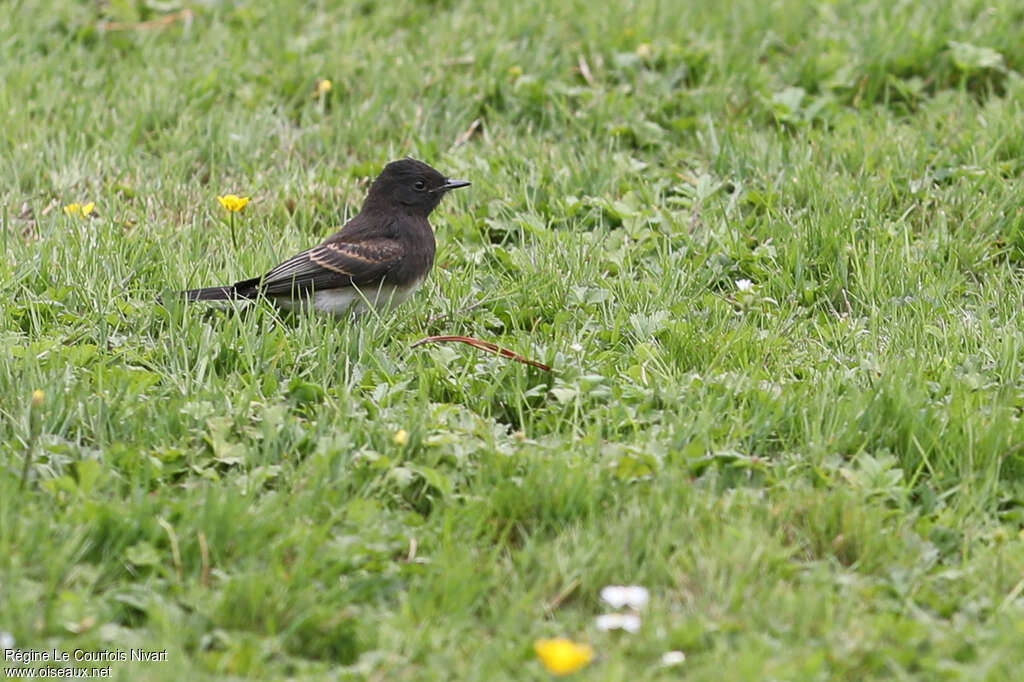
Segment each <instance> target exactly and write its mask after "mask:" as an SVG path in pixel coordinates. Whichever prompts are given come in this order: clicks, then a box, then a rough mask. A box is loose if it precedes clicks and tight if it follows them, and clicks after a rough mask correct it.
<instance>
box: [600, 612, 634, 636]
mask: <svg viewBox="0 0 1024 682" xmlns="http://www.w3.org/2000/svg"><path fill="white" fill-rule="evenodd" d="M597 629H598V630H604V631H608V630H625V631H626V632H638V631H639V630H640V616H638V615H636V614H635V613H605V614H602V615H600V616H598V617H597Z"/></svg>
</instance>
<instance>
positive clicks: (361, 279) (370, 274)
mask: <svg viewBox="0 0 1024 682" xmlns="http://www.w3.org/2000/svg"><path fill="white" fill-rule="evenodd" d="M404 252H405V249H404V247H403V246H402V245H401V244H400V243H399V242H397V241H395V240H393V239H367V240H365V241H360V242H352V243H349V242H342V241H328V242H325V243H323V244H321V245H320V246H314V247H313V248H312V249H309V250H307V251H303V252H302V253H300V254H298V255H296V256H293V257H292V258H289V259H288V260H286V261H285V262H283V263H281V264H280V265H278V266H277V267H276V268H274V269H273V270H271V271H270V272H268V273H267V274H266V275H264V276H263V280H262V287H261V288H262V290H263V292H264V293H266V294H270V295H272V294H278V295H281V294H288V295H291V294H301V293H306V292H308V291H309V290H310V289H313V290H317V291H319V290H323V289H335V288H337V287H345V286H351V285H356V286H374V285H377V284H379V283H380V282H381V281H382V280H383V279H384V277H385V276H386V275H387V274H388V272H390V271H391V270H392V268H394V267H395V266H396V265H398V263H399V262H401V260H402V256H403V255H404Z"/></svg>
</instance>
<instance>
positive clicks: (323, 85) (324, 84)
mask: <svg viewBox="0 0 1024 682" xmlns="http://www.w3.org/2000/svg"><path fill="white" fill-rule="evenodd" d="M333 87H334V84H333V83H331V81H329V80H327V79H326V78H320V79H318V80H317V82H316V90H315V91H314V92H313V97H322V96H324V95H326V94H327V93H328V92H330V91H331V88H333Z"/></svg>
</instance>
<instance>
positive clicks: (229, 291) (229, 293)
mask: <svg viewBox="0 0 1024 682" xmlns="http://www.w3.org/2000/svg"><path fill="white" fill-rule="evenodd" d="M181 295H182V296H183V297H184V298H185V300H186V301H229V300H231V299H234V298H238V293H237V292H236V291H235V287H234V286H229V287H206V288H205V289H189V290H188V291H183V292H181Z"/></svg>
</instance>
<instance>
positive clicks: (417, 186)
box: [412, 180, 427, 192]
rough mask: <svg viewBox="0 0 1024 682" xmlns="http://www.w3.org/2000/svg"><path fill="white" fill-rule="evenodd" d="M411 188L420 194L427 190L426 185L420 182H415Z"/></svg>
mask: <svg viewBox="0 0 1024 682" xmlns="http://www.w3.org/2000/svg"><path fill="white" fill-rule="evenodd" d="M412 187H413V189H415V190H416V191H417V192H422V191H423V190H425V189H426V188H427V183H425V182H423V181H422V180H417V181H416V184H415V185H413V186H412Z"/></svg>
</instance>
